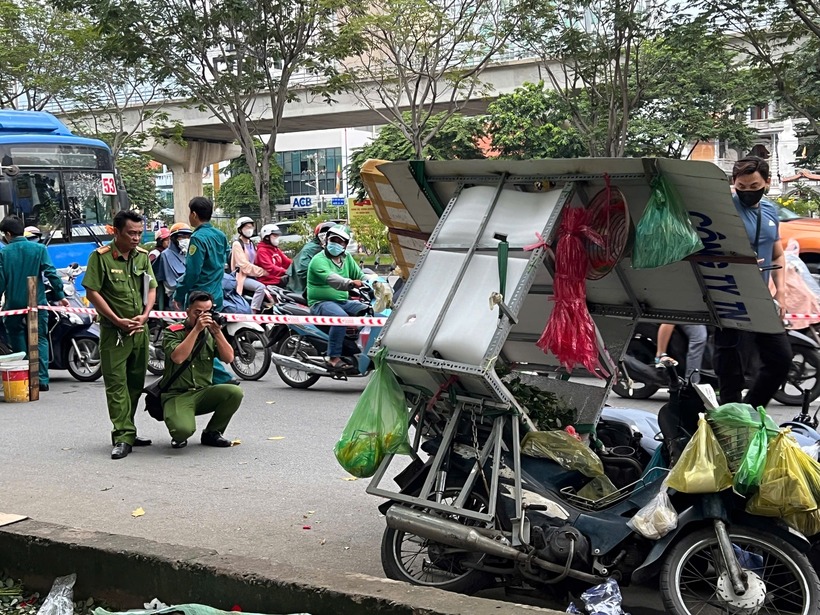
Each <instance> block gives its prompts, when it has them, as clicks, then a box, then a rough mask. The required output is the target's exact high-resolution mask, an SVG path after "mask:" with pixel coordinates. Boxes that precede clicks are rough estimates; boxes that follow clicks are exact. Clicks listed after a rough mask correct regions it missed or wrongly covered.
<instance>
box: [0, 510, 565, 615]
mask: <svg viewBox="0 0 820 615" xmlns="http://www.w3.org/2000/svg"><path fill="white" fill-rule="evenodd" d="M0 568H3V569H5V570H6V572H8V573H9V574H10V575H11V576H13V577H15V578H21V579H23V581H24V583H25V584H26V586H27V587H29V588H31V589H33V590H36V591H39V592H41V593H46V592H48V590H49V589H50V588H51V584H52V582H53V581H54V578H55V577H57V576H61V575H65V574H70V573H72V572H76V573H77V584H76V586H75V593H76V598H77V599H82V598H87V597H89V596H93V597H94V598H95V599H98V600H101V601H104V602H106V603H108V604H110V605H112V606H115V607H116V608H120V609H129V608H142V605H143V602H146V601H148V600H150V599H151V598H154V597H158V598H160V599H161V600H163V601H164V602H167V603H170V604H183V603H189V602H196V603H200V604H208V605H210V606H214V607H217V608H221V609H225V610H230V608H231V607H232V606H233V605H235V604H239V605H241V606H242V610H243V611H245V612H254V613H300V612H307V613H311V615H362V614H365V613H366V614H370V613H385V614H388V613H389V614H391V615H393V614H395V615H439V614H440V615H461V614H464V613H469V614H470V615H490V614H491V613H492V614H494V615H498V614H500V613H503V614H504V615H524V614H526V615H532V614H533V613H541V614H543V615H558V611H553V610H549V609H542V608H537V607H532V606H524V605H518V604H512V603H507V602H499V601H496V600H486V599H483V598H473V597H468V596H461V595H458V594H452V593H449V592H445V591H442V590H438V589H429V588H422V587H413V586H411V585H408V584H406V583H399V582H396V581H390V580H387V579H380V578H376V577H371V576H367V575H363V574H355V573H349V574H339V573H334V572H323V571H321V570H306V569H300V568H298V567H292V566H287V565H283V564H272V563H270V562H267V561H265V560H259V559H252V558H246V557H239V556H225V555H220V554H219V553H217V552H216V551H213V550H211V549H201V548H196V547H185V546H179V545H171V544H163V543H158V542H154V541H151V540H145V539H142V538H134V537H130V536H121V535H115V534H106V533H103V532H94V531H88V530H81V529H77V528H70V527H65V526H61V525H55V524H51V523H41V522H38V521H33V520H25V521H20V522H18V523H14V524H12V525H8V526H5V527H2V528H0Z"/></svg>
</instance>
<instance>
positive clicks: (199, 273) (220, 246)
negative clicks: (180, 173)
mask: <svg viewBox="0 0 820 615" xmlns="http://www.w3.org/2000/svg"><path fill="white" fill-rule="evenodd" d="M188 210H189V213H188V221H189V222H190V223H191V228H193V229H194V232H193V233H192V234H191V242H190V243H189V244H188V256H187V257H186V259H185V275H183V276H182V279H181V280H179V282H178V284H177V289H176V292H175V293H174V301H176V302H177V303H178V304H179V305H188V293H190V292H192V291H195V290H201V291H203V292H206V293H208V294H209V295H210V296H211V297H213V302H214V308H215V309H216V311H217V312H220V311H222V276H223V275H225V263H226V262H227V260H228V251H229V248H228V238H227V237H225V233H223V232H222V231H220V230H219V229H218V228H214V227H213V226H212V225H211V216H213V213H214V205H213V203H211V201H210V199H206V198H205V197H204V196H195V197H194V198H192V199H191V202H190V203H188ZM226 382H234V383H236V384H239V382H238V381H237V380H234V379H233V378H232V377H231V375H230V374H229V373H228V370H226V369H225V366H224V365H222V363H221V362H220V361H219V359H214V383H215V384H224V383H226Z"/></svg>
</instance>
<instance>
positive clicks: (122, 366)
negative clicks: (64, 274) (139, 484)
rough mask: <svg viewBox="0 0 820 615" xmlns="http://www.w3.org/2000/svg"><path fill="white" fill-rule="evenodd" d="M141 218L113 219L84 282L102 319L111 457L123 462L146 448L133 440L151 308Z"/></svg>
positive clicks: (152, 288) (152, 290) (152, 291)
mask: <svg viewBox="0 0 820 615" xmlns="http://www.w3.org/2000/svg"><path fill="white" fill-rule="evenodd" d="M142 224H143V223H142V217H141V216H140V215H139V214H138V213H136V212H133V211H120V212H117V214H116V215H115V216H114V240H113V241H112V242H111V243H110V244H108V245H107V246H103V247H101V248H97V249H96V250H95V251H94V252H92V253H91V256H90V257H89V259H88V268H87V269H86V272H85V277H84V278H83V286H84V287H85V289H86V296H87V297H88V300H89V301H90V302H91V304H92V305H93V306H94V307H95V308H96V309H97V313H98V314H99V315H100V359H101V363H102V375H103V380H104V381H105V396H106V400H107V402H108V415H109V416H110V417H111V422H112V423H113V425H114V429H113V430H112V432H111V440H112V443H113V444H114V449H113V450H112V451H111V458H112V459H122V458H123V457H126V456H127V455H128V454H129V453H130V452H131V447H132V446H148V445H149V444H151V441H150V440H147V439H144V438H138V437H137V429H136V427H135V426H134V414H135V413H136V410H137V403H138V402H139V399H140V396H141V395H142V389H143V387H144V386H145V371H146V369H147V368H148V328H147V326H146V324H145V323H146V321H147V320H148V313H149V312H150V310H151V306H153V305H154V299H155V296H156V287H157V282H156V280H154V277H153V275H152V273H153V272H152V269H151V262H150V261H149V260H148V251H147V250H143V249H142V248H140V247H139V242H140V239H141V238H142Z"/></svg>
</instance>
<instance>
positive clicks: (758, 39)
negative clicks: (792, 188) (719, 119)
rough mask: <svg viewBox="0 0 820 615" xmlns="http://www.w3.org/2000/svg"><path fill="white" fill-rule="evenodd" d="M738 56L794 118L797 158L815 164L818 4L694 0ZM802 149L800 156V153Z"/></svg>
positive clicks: (819, 121) (819, 154) (819, 100)
mask: <svg viewBox="0 0 820 615" xmlns="http://www.w3.org/2000/svg"><path fill="white" fill-rule="evenodd" d="M697 4H698V6H699V7H700V8H701V9H702V10H703V11H704V13H705V15H706V16H707V17H709V18H710V19H711V21H712V24H713V27H714V28H715V29H717V30H719V31H721V32H723V33H725V34H727V35H728V36H727V40H728V42H729V44H730V45H731V46H732V48H733V49H734V50H735V51H736V52H737V53H738V56H739V57H740V58H742V59H744V60H745V62H746V63H747V65H748V66H750V67H751V68H754V69H758V70H759V71H760V73H761V74H762V75H763V76H764V77H765V78H767V79H768V83H767V86H768V87H765V88H764V89H763V90H762V91H761V94H764V95H770V96H771V98H772V99H774V101H775V102H777V103H778V104H779V106H780V107H781V109H782V112H783V114H784V115H791V116H793V117H796V118H800V123H801V125H800V126H799V134H800V136H801V137H802V141H803V142H802V143H801V144H800V147H799V149H798V152H797V155H798V156H799V157H800V159H801V160H800V161H801V162H802V163H803V164H805V165H807V166H811V165H817V164H820V62H818V57H820V4H818V3H817V2H816V1H814V0H699V1H698V2H697ZM804 149H805V155H804V153H803V150H804Z"/></svg>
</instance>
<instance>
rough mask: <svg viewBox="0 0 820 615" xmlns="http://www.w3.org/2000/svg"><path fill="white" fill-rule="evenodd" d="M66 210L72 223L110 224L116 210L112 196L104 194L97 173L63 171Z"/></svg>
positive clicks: (99, 176)
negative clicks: (66, 202) (66, 201)
mask: <svg viewBox="0 0 820 615" xmlns="http://www.w3.org/2000/svg"><path fill="white" fill-rule="evenodd" d="M63 179H64V183H65V192H66V197H67V200H68V210H69V212H70V213H71V222H72V225H73V224H93V225H105V224H111V221H112V220H113V219H114V213H115V211H116V202H115V199H114V197H113V196H111V195H104V194H103V187H102V178H101V175H100V174H99V173H63Z"/></svg>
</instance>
